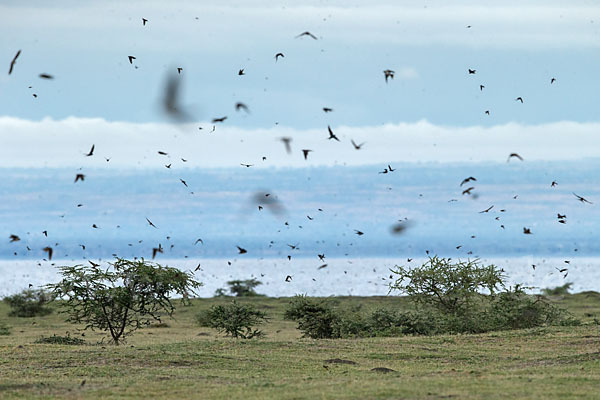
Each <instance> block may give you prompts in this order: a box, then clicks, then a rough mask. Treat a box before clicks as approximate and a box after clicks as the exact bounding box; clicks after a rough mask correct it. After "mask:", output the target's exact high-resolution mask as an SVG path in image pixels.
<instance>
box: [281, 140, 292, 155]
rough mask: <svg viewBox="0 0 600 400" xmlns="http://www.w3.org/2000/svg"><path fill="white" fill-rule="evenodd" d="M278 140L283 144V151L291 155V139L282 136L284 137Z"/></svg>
mask: <svg viewBox="0 0 600 400" xmlns="http://www.w3.org/2000/svg"><path fill="white" fill-rule="evenodd" d="M279 140H281V141H282V142H283V144H284V145H285V151H286V152H287V153H288V154H291V153H292V146H291V145H290V143H291V142H292V138H291V137H287V136H284V137H281V138H279Z"/></svg>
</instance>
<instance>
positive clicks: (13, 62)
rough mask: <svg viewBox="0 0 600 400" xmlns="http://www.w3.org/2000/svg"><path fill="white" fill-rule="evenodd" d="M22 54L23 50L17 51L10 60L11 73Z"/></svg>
mask: <svg viewBox="0 0 600 400" xmlns="http://www.w3.org/2000/svg"><path fill="white" fill-rule="evenodd" d="M20 55H21V50H19V51H17V54H15V56H14V57H13V59H12V61H11V62H10V68H9V69H8V74H9V75H10V74H12V72H13V68H14V67H15V64H16V63H17V58H19V56H20Z"/></svg>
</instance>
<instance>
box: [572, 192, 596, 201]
mask: <svg viewBox="0 0 600 400" xmlns="http://www.w3.org/2000/svg"><path fill="white" fill-rule="evenodd" d="M571 193H573V192H571ZM573 196H575V197H577V200H579V201H580V202H582V203H588V204H594V203H592V202H591V201H588V200H586V199H584V198H583V197H581V196H580V195H578V194H575V193H573Z"/></svg>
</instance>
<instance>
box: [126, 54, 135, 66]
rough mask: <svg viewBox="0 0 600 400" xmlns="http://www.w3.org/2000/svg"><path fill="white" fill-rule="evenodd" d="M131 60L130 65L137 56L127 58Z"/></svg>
mask: <svg viewBox="0 0 600 400" xmlns="http://www.w3.org/2000/svg"><path fill="white" fill-rule="evenodd" d="M127 57H128V58H129V64H133V60H135V59H136V58H135V56H127Z"/></svg>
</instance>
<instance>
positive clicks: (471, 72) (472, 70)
mask: <svg viewBox="0 0 600 400" xmlns="http://www.w3.org/2000/svg"><path fill="white" fill-rule="evenodd" d="M467 69H468V70H469V75H475V73H476V72H477V70H476V69H471V68H467Z"/></svg>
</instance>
